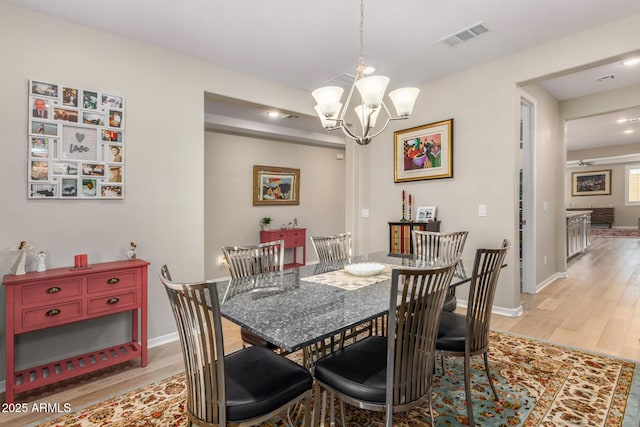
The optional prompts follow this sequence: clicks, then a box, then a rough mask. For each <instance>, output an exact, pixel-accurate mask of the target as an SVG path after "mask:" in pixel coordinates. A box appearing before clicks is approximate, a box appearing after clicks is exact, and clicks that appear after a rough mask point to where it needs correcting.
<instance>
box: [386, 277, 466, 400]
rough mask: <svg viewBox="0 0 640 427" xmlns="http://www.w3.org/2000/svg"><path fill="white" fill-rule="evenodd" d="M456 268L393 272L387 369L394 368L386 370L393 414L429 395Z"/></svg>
mask: <svg viewBox="0 0 640 427" xmlns="http://www.w3.org/2000/svg"><path fill="white" fill-rule="evenodd" d="M454 268H455V264H450V265H448V266H445V267H439V268H433V269H394V270H393V272H392V278H391V298H390V301H389V313H390V314H389V320H388V322H389V323H388V331H389V335H388V336H389V341H388V349H387V350H388V354H387V366H389V367H393V368H392V369H387V406H389V405H392V406H393V408H394V411H398V410H399V411H402V410H403V407H406V408H409V407H411V406H412V404H415V402H416V401H418V400H422V399H425V398H426V396H428V393H430V388H431V379H432V375H433V366H434V358H435V343H436V338H437V335H438V324H439V322H440V313H441V312H442V306H443V304H444V299H445V295H446V292H447V289H448V287H449V284H450V283H451V278H452V277H453V271H454ZM396 305H398V308H397V310H396V308H395V307H396ZM391 331H396V333H395V335H394V334H393V333H392V332H391ZM389 407H390V406H389Z"/></svg>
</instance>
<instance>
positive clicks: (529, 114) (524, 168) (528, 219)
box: [518, 96, 537, 294]
mask: <svg viewBox="0 0 640 427" xmlns="http://www.w3.org/2000/svg"><path fill="white" fill-rule="evenodd" d="M535 107H536V106H535V102H534V101H533V100H531V99H528V98H526V97H524V96H522V97H521V98H520V141H519V144H520V173H519V175H520V183H519V184H520V185H519V187H518V188H519V195H518V218H519V221H518V236H519V248H518V249H519V254H520V258H519V259H520V266H519V267H520V292H524V293H527V294H535V293H536V292H537V289H536V251H535V248H536V232H535V230H536V215H535V212H536V211H535V199H536V188H535V182H536V179H535V170H536V168H535V132H534V130H535Z"/></svg>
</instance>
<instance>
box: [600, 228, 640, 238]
mask: <svg viewBox="0 0 640 427" xmlns="http://www.w3.org/2000/svg"><path fill="white" fill-rule="evenodd" d="M591 236H592V237H636V238H638V237H640V233H638V230H637V229H635V228H592V229H591Z"/></svg>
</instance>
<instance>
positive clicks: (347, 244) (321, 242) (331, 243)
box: [310, 233, 351, 264]
mask: <svg viewBox="0 0 640 427" xmlns="http://www.w3.org/2000/svg"><path fill="white" fill-rule="evenodd" d="M310 239H311V244H312V245H313V249H314V250H315V252H316V255H317V256H318V261H320V263H321V264H327V263H333V262H340V261H343V262H345V263H347V264H349V263H351V233H341V234H336V235H333V236H311V237H310Z"/></svg>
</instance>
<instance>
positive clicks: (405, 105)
mask: <svg viewBox="0 0 640 427" xmlns="http://www.w3.org/2000/svg"><path fill="white" fill-rule="evenodd" d="M418 93H420V89H418V88H417V87H403V88H400V89H396V90H393V91H391V92H389V98H391V102H393V106H394V107H395V108H396V112H397V113H398V116H401V117H404V116H410V115H411V113H413V106H414V105H415V103H416V99H417V98H418Z"/></svg>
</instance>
